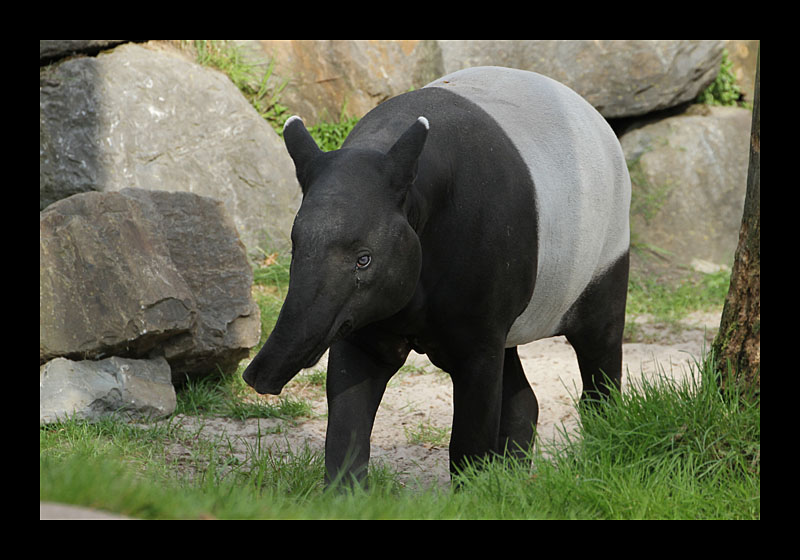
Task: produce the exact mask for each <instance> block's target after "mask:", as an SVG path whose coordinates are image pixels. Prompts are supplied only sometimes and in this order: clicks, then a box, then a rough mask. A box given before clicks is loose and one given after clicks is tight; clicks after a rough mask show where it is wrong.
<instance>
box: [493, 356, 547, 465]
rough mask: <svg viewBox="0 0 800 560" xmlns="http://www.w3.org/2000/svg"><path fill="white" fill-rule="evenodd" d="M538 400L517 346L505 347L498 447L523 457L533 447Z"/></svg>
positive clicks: (537, 415)
mask: <svg viewBox="0 0 800 560" xmlns="http://www.w3.org/2000/svg"><path fill="white" fill-rule="evenodd" d="M538 418H539V403H538V402H537V400H536V395H534V393H533V389H531V385H530V383H528V379H527V378H526V377H525V372H524V371H523V369H522V363H521V362H520V360H519V354H518V353H517V347H516V346H514V347H513V348H506V353H505V359H504V361H503V408H502V412H501V415H500V449H499V451H500V452H502V451H504V450H506V451H507V452H508V453H509V454H510V455H514V456H516V457H518V458H520V459H524V458H525V456H526V454H527V453H528V451H530V449H531V447H532V446H533V436H534V433H535V430H536V421H537V420H538Z"/></svg>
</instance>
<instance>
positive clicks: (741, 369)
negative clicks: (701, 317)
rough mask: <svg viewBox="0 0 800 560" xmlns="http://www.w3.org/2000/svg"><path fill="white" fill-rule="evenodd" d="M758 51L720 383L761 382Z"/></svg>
mask: <svg viewBox="0 0 800 560" xmlns="http://www.w3.org/2000/svg"><path fill="white" fill-rule="evenodd" d="M760 74H761V52H760V49H759V55H758V62H757V66H756V83H755V95H754V101H753V124H752V129H751V133H750V166H749V169H748V172H747V194H746V196H745V204H744V213H743V215H742V225H741V229H740V231H739V245H738V246H737V249H736V258H735V261H734V264H733V270H732V271H731V284H730V288H729V290H728V295H727V297H726V298H725V307H724V309H723V311H722V319H721V322H720V328H719V333H717V336H716V338H715V339H714V344H713V350H714V354H715V356H716V357H717V368H718V374H719V376H720V383H721V386H722V387H723V388H724V387H727V386H729V385H731V384H735V385H736V386H737V387H739V388H741V389H748V390H752V391H754V392H755V393H758V392H759V391H760V388H761V179H760V176H761V146H760V140H761V111H760V106H761V102H760V94H759V91H760V89H761V88H760Z"/></svg>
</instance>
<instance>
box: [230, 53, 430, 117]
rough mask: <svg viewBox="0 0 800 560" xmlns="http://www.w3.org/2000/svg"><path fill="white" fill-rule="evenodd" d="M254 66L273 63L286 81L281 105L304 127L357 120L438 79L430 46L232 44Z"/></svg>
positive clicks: (281, 79)
mask: <svg viewBox="0 0 800 560" xmlns="http://www.w3.org/2000/svg"><path fill="white" fill-rule="evenodd" d="M237 43H238V44H239V45H240V46H241V47H242V49H243V51H244V52H245V53H246V55H247V56H248V58H250V59H251V60H253V62H255V63H257V64H261V63H266V64H269V62H270V61H272V60H274V61H275V72H274V75H275V76H276V78H274V79H276V80H277V81H286V87H285V88H284V89H283V90H282V92H281V103H282V104H283V105H286V106H288V107H290V108H291V111H292V113H294V114H298V115H302V116H303V118H304V119H305V120H306V121H307V122H309V123H312V124H313V123H316V122H318V121H320V120H325V121H328V122H330V121H338V119H339V115H340V113H341V112H342V109H345V111H346V113H347V114H348V115H350V116H358V117H361V116H363V115H364V114H365V113H367V112H368V111H370V110H371V109H372V108H373V107H375V106H376V105H378V104H379V103H381V102H382V101H385V100H387V99H389V98H390V97H394V96H395V95H398V94H400V93H403V92H406V91H408V90H409V89H411V88H413V87H421V86H423V85H425V84H427V83H428V82H431V81H433V80H434V79H436V78H438V77H439V76H441V75H442V74H444V72H441V70H442V66H441V53H440V52H439V46H438V44H437V42H436V41H416V40H406V41H399V40H398V41H388V40H387V41H367V40H348V41H344V40H338V41H331V40H308V41H291V40H262V41H237Z"/></svg>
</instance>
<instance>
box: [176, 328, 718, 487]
mask: <svg viewBox="0 0 800 560" xmlns="http://www.w3.org/2000/svg"><path fill="white" fill-rule="evenodd" d="M719 318H720V313H719V312H717V313H695V314H692V315H690V316H689V317H688V318H687V319H686V321H685V323H684V324H683V325H682V326H681V328H677V329H676V328H675V327H674V326H673V327H672V328H664V329H662V337H661V339H660V340H659V342H657V343H647V344H644V343H631V344H625V345H624V346H623V371H624V374H623V387H627V386H628V384H629V383H630V380H631V379H634V380H635V379H639V378H641V376H642V374H644V375H645V376H648V377H651V376H653V375H654V374H657V373H658V372H663V373H664V374H666V375H668V376H671V377H673V378H680V377H684V376H687V375H688V374H689V372H690V369H689V364H694V360H695V359H698V360H699V359H700V357H701V354H702V352H703V349H704V348H707V347H708V346H709V345H710V340H711V339H712V338H713V335H714V333H715V332H716V329H717V328H718V326H719ZM650 328H651V330H658V329H654V328H653V327H652V326H651V327H650ZM648 340H652V336H651V337H648ZM519 355H520V359H521V360H522V365H523V367H524V369H525V373H526V375H527V377H528V380H529V381H530V383H531V386H532V387H533V390H534V392H535V393H536V397H537V399H538V401H539V424H538V430H539V434H540V436H541V437H542V438H543V439H544V440H545V441H552V440H554V439H557V438H559V437H560V432H561V431H563V430H564V429H566V430H572V429H574V428H575V426H576V425H577V419H578V415H577V412H576V410H575V406H574V403H575V400H576V398H577V396H578V395H580V391H581V380H580V374H579V371H578V363H577V360H576V358H575V353H574V352H573V350H572V347H571V346H570V345H569V343H568V342H567V341H566V339H565V338H564V337H554V338H549V339H545V340H540V341H537V342H533V343H530V344H526V345H524V346H521V347H520V348H519ZM325 367H327V356H325V357H323V359H322V361H321V362H320V363H319V364H318V365H317V366H316V368H325ZM296 387H297V388H296V389H295V390H297V391H300V392H302V396H303V398H305V399H308V400H310V401H311V403H312V407H313V410H314V413H313V416H312V417H311V418H310V419H307V420H303V419H301V420H295V421H294V422H288V421H284V420H276V419H249V420H245V421H240V420H233V419H229V418H195V417H178V418H176V419H173V420H172V421H173V422H177V423H178V424H179V425H182V426H183V428H184V429H185V430H188V431H190V432H191V433H196V434H197V435H198V437H203V438H209V439H211V438H215V437H220V438H223V439H224V441H225V446H226V449H227V452H229V453H231V454H232V455H235V456H236V457H237V458H238V459H239V460H241V461H244V460H246V458H247V454H248V450H252V449H253V447H254V446H255V444H256V441H257V440H258V439H259V437H260V445H261V447H262V448H264V447H265V446H275V448H276V449H278V450H285V449H286V447H287V446H289V447H291V448H292V449H293V450H295V451H299V450H302V449H303V448H304V447H305V446H306V445H307V446H308V447H309V448H311V449H314V450H318V451H319V452H320V453H322V452H323V450H324V446H325V428H326V425H327V417H326V415H327V405H326V402H325V396H324V392H323V391H322V390H321V389H316V390H308V389H307V388H306V389H303V388H302V386H296ZM291 391H292V389H291V386H290V387H287V390H286V391H285V392H289V393H291ZM452 396H453V391H452V385H451V383H450V379H449V377H448V376H447V375H446V374H444V373H443V372H441V371H440V370H439V369H437V368H436V367H435V366H433V365H432V364H431V363H430V362H429V361H428V359H427V358H426V357H425V356H420V355H418V354H412V356H410V357H409V359H408V362H407V366H406V367H405V368H404V369H403V370H401V372H400V373H398V374H397V375H396V376H395V377H394V378H393V379H392V380H391V381H390V382H389V385H388V387H387V389H386V393H385V395H384V398H383V401H382V402H381V405H380V408H379V409H378V414H377V416H376V418H375V427H374V430H373V433H372V448H371V457H372V461H382V462H384V463H387V464H388V465H389V466H391V467H392V468H393V469H394V470H396V471H398V472H400V473H402V475H401V476H400V480H401V481H402V482H403V483H404V484H406V485H410V486H416V485H422V486H429V485H431V484H440V485H447V484H448V483H449V478H450V477H449V470H448V452H447V441H448V440H449V429H450V425H451V422H452V417H453V405H452ZM412 442H414V443H412ZM182 453H184V454H188V453H189V451H188V450H186V449H185V448H182V446H180V445H176V446H175V447H174V449H173V450H171V454H172V455H173V456H175V457H176V458H179V457H180V455H181V454H182Z"/></svg>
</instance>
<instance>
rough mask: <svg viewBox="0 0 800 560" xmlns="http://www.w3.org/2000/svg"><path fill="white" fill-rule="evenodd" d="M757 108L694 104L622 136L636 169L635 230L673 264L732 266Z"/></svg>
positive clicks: (643, 241)
mask: <svg viewBox="0 0 800 560" xmlns="http://www.w3.org/2000/svg"><path fill="white" fill-rule="evenodd" d="M751 120H752V113H751V112H750V111H749V110H747V109H741V108H737V107H709V106H705V105H697V106H693V107H692V110H690V111H688V112H687V113H684V114H681V115H676V116H673V117H669V118H666V119H663V120H660V121H657V122H653V123H650V124H647V125H645V126H642V127H641V128H638V129H635V130H633V131H630V132H627V133H626V134H624V135H623V136H622V137H621V138H620V143H621V144H622V148H623V151H624V152H625V158H626V159H627V160H628V164H629V167H630V169H631V181H632V183H633V202H632V208H631V220H632V221H631V230H632V231H633V232H634V237H635V241H636V242H637V243H639V245H640V246H645V247H650V248H652V249H655V250H656V252H657V253H658V254H660V255H662V256H664V257H666V259H667V261H668V262H671V263H674V264H680V265H691V264H692V262H693V261H707V262H710V263H715V264H721V265H726V266H730V265H731V264H732V263H733V255H734V252H735V250H736V244H737V241H738V238H739V227H740V225H741V221H742V210H743V207H744V197H745V191H746V188H747V166H748V161H749V149H750V122H751Z"/></svg>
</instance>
